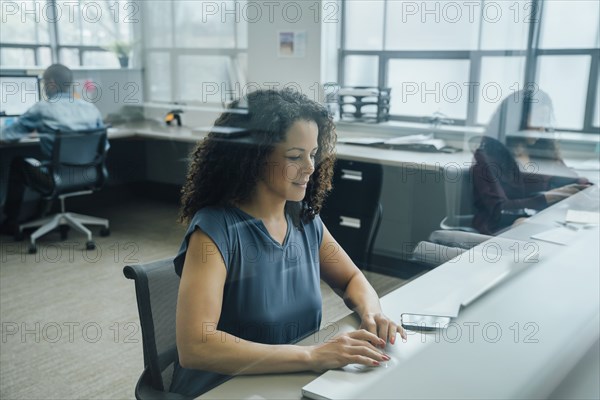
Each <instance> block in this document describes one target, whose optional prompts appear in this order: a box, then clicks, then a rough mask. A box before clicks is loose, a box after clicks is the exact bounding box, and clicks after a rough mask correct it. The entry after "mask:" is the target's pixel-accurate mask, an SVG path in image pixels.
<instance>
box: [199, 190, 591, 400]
mask: <svg viewBox="0 0 600 400" xmlns="http://www.w3.org/2000/svg"><path fill="white" fill-rule="evenodd" d="M598 202H599V189H598V187H597V186H596V187H592V188H590V189H587V190H586V191H583V192H581V193H579V194H577V195H575V196H572V197H571V198H569V199H567V200H565V201H563V202H561V203H558V204H557V205H555V206H553V207H550V208H549V209H547V210H545V211H543V212H542V213H539V214H538V215H536V216H534V217H532V218H531V219H530V221H529V222H528V223H526V224H523V225H521V226H520V227H518V228H516V229H513V230H511V231H508V232H506V233H505V234H503V235H502V239H505V240H506V241H509V242H513V241H515V240H523V241H525V242H527V243H532V244H533V245H537V249H538V251H539V262H538V263H532V264H531V265H529V266H528V267H527V269H525V270H524V271H523V272H521V273H520V274H518V275H516V276H515V277H514V278H512V279H510V280H508V281H506V282H504V283H503V284H502V285H501V286H499V287H497V288H495V289H494V290H493V291H491V292H489V293H487V294H486V295H484V296H483V297H482V298H480V299H479V300H477V301H476V302H475V303H473V304H472V305H471V306H469V307H467V308H466V309H463V310H462V311H461V313H460V315H459V317H458V318H457V319H456V323H455V324H453V325H452V326H451V327H450V328H449V329H448V330H447V331H446V332H445V333H444V334H441V335H438V336H436V335H435V334H416V333H412V334H410V335H409V338H408V341H407V342H406V343H401V342H398V343H397V344H396V345H395V346H390V348H389V349H388V350H387V352H388V354H390V355H391V356H392V361H390V362H394V363H401V364H403V365H404V366H405V368H399V369H395V370H394V371H395V373H392V370H391V369H385V368H378V369H373V370H371V371H370V372H368V373H364V372H362V373H361V372H358V371H355V372H348V371H344V370H335V371H329V372H328V373H327V375H326V376H327V379H329V381H330V382H331V386H332V387H333V386H336V387H338V388H340V387H342V388H343V387H345V383H349V382H354V381H356V380H357V379H362V380H364V381H365V383H367V382H368V381H375V380H376V379H386V380H389V381H391V382H394V383H395V387H397V390H395V391H393V392H389V391H384V390H383V389H382V386H381V385H375V384H373V385H368V383H367V384H366V385H365V386H366V387H368V389H366V390H363V391H353V392H351V393H346V394H344V395H342V396H341V398H357V399H374V398H382V399H383V398H389V399H392V398H393V399H398V398H545V397H548V396H550V395H551V394H552V393H553V392H554V391H555V390H556V389H557V387H558V390H559V392H560V391H561V390H562V392H561V393H562V395H565V391H566V393H567V395H568V393H569V390H572V389H573V384H572V381H573V377H572V375H571V376H570V377H569V378H568V379H567V380H565V377H567V375H568V374H569V372H570V371H572V370H573V369H574V368H578V369H577V371H583V372H585V371H590V370H591V371H592V373H591V375H589V376H588V380H589V379H590V378H591V377H595V378H597V375H594V373H595V371H597V370H598V359H597V356H595V357H594V354H592V355H591V356H588V357H584V356H585V354H586V352H588V351H589V350H590V349H593V351H596V352H597V349H598V337H599V335H600V327H599V325H600V318H599V310H600V272H599V267H600V254H599V247H598V243H599V242H600V234H599V228H597V227H596V228H593V229H587V230H581V231H580V232H579V233H580V234H581V235H580V237H579V239H578V240H577V241H576V242H575V243H573V244H572V245H570V246H560V245H554V244H551V243H543V242H535V241H533V240H531V239H529V236H530V235H531V234H532V233H535V232H537V231H540V230H544V229H548V228H551V227H554V226H555V222H554V221H555V220H557V219H558V218H561V216H562V217H563V218H564V213H565V212H566V209H567V208H569V207H572V208H575V209H584V210H590V211H598V208H599V205H598ZM515 243H517V245H518V246H519V247H520V250H521V253H520V254H519V260H520V261H522V260H523V257H524V255H525V254H524V253H523V250H525V249H523V247H522V244H520V243H519V242H515ZM485 245H486V244H485V243H484V244H482V245H480V246H478V247H476V248H475V249H474V250H473V252H472V257H462V258H461V259H459V260H457V261H454V262H449V263H446V264H444V265H442V266H440V267H438V268H436V269H434V270H433V271H431V272H429V273H427V274H425V275H424V276H422V277H420V278H418V279H416V280H414V281H412V282H410V283H409V284H407V285H405V286H403V287H401V288H399V289H398V290H396V291H394V292H392V293H390V294H388V295H387V296H385V297H383V298H382V299H381V303H382V306H383V309H384V311H385V312H386V313H387V314H388V315H389V316H391V317H393V318H396V319H399V317H400V314H401V313H403V312H415V311H419V310H422V309H423V308H424V307H427V306H428V305H431V304H432V303H435V301H432V299H431V298H432V297H437V298H440V297H444V296H446V297H447V298H448V299H451V298H452V296H453V292H455V291H456V288H457V286H458V285H459V282H460V281H463V282H469V281H470V280H471V279H472V277H470V276H469V275H468V273H467V272H466V271H471V272H472V271H473V266H476V267H480V268H481V269H482V270H483V269H484V268H485V267H486V265H488V264H489V263H490V260H491V259H492V258H494V256H493V255H491V254H487V255H486V256H484V254H485V252H484V251H483V250H484V247H485ZM499 246H500V247H501V248H502V249H503V254H502V255H501V259H503V260H504V259H506V258H507V257H508V258H509V259H510V258H513V257H515V254H516V253H515V252H514V251H508V252H505V250H504V249H507V246H510V245H509V244H508V243H505V242H504V241H503V242H502V243H501V244H500V245H499ZM489 248H490V247H489V245H488V249H489ZM514 248H515V249H516V247H514ZM509 250H510V249H509ZM527 254H528V253H527ZM486 257H487V261H486ZM451 274H454V279H453V281H454V282H449V281H448V279H447V277H448V276H450V275H451ZM477 324H478V325H477ZM357 326H358V320H357V319H356V318H355V317H354V316H348V317H346V318H344V319H342V320H341V321H339V322H338V323H336V324H334V325H332V326H331V327H329V328H328V329H325V330H323V331H321V332H319V333H317V334H315V335H313V336H312V337H309V338H308V339H306V340H304V341H302V342H301V344H306V345H308V344H312V343H316V342H317V343H318V342H323V341H324V340H326V339H327V338H328V337H331V336H332V335H333V334H335V333H339V332H341V331H345V330H351V329H355V328H356V327H357ZM459 328H460V330H461V334H460V335H458V332H459V330H458V329H459ZM580 361H581V362H582V363H583V362H587V363H588V364H589V365H588V364H586V365H584V366H581V365H582V364H579V366H578V363H580ZM388 375H389V376H388ZM316 377H317V375H316V374H312V373H299V374H285V375H265V376H241V377H236V378H233V379H231V380H229V381H227V382H225V383H224V384H222V385H220V386H218V387H216V388H215V389H213V390H212V391H209V392H208V393H206V394H204V395H203V396H201V397H200V398H202V399H211V398H214V399H225V398H228V399H231V398H236V399H237V398H245V399H259V398H264V399H285V398H288V399H299V398H301V388H302V386H304V385H306V384H307V383H309V382H310V381H311V380H312V379H314V378H316ZM561 382H563V383H562V384H561ZM570 382H571V383H570ZM596 382H597V379H596ZM569 385H571V386H569ZM584 385H587V387H584V393H587V394H589V392H590V391H591V392H592V394H593V395H595V396H598V394H599V393H598V390H599V389H598V386H597V385H596V384H595V383H594V382H593V381H592V382H591V383H590V382H589V381H586V382H584ZM564 387H567V389H564ZM577 388H578V389H580V390H581V389H582V388H581V385H579V386H578V387H577ZM585 390H587V392H585Z"/></svg>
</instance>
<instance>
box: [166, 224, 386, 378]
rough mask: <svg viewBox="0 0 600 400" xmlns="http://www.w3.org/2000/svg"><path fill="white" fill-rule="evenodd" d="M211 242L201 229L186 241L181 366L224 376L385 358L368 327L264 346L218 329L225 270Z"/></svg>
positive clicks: (180, 304)
mask: <svg viewBox="0 0 600 400" xmlns="http://www.w3.org/2000/svg"><path fill="white" fill-rule="evenodd" d="M215 250H216V245H215V244H214V242H213V241H212V240H211V239H210V238H209V237H208V236H207V235H206V234H205V233H203V232H202V231H199V230H197V231H196V232H194V233H193V234H192V235H191V237H190V241H189V245H188V251H187V254H186V259H185V264H184V268H183V273H182V276H181V283H180V286H179V297H178V302H177V350H178V353H179V362H180V363H181V366H182V367H184V368H194V369H201V370H206V371H213V372H217V373H222V374H227V375H239V374H261V373H274V372H277V373H281V372H295V371H306V370H314V371H320V370H324V369H329V368H337V367H340V366H343V365H346V364H349V363H360V364H365V365H373V364H375V363H376V362H378V361H383V360H385V356H384V355H382V354H381V353H380V352H379V351H378V350H377V349H376V348H375V347H374V346H372V345H371V344H370V343H369V342H376V341H378V338H377V337H375V335H373V334H372V333H369V332H367V331H356V332H353V333H351V334H343V335H341V336H339V337H337V338H335V339H333V340H332V341H331V342H329V343H325V344H323V345H316V346H298V345H267V344H260V343H255V342H250V341H246V340H243V339H240V338H238V337H235V336H233V335H231V334H229V333H226V332H223V331H219V330H217V325H218V322H219V317H220V315H221V307H222V303H221V301H222V300H221V299H222V298H223V288H224V284H225V277H226V268H225V264H224V262H223V259H222V257H221V255H220V253H219V252H218V251H215Z"/></svg>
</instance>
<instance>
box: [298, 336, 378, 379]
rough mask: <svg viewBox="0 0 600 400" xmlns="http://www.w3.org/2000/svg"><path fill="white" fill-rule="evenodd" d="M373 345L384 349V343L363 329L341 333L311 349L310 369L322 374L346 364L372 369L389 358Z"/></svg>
mask: <svg viewBox="0 0 600 400" xmlns="http://www.w3.org/2000/svg"><path fill="white" fill-rule="evenodd" d="M375 345H376V346H379V347H384V346H385V342H384V341H383V339H380V338H379V337H378V336H377V335H374V334H373V333H371V332H369V331H367V330H365V329H360V330H357V331H352V332H347V333H342V334H341V335H338V336H336V337H334V338H333V339H331V340H329V341H327V342H325V343H323V344H321V345H317V346H312V347H311V349H310V369H311V370H313V371H315V372H323V371H326V370H329V369H334V368H341V367H343V366H345V365H348V364H362V365H368V366H371V367H373V366H377V365H379V363H380V362H382V361H389V359H390V358H389V356H387V355H386V354H385V353H383V352H382V351H381V350H379V349H377V347H375Z"/></svg>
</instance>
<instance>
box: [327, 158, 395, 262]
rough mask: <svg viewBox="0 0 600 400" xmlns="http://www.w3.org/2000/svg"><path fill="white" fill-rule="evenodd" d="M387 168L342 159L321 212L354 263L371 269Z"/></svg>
mask: <svg viewBox="0 0 600 400" xmlns="http://www.w3.org/2000/svg"><path fill="white" fill-rule="evenodd" d="M382 182H383V167H382V166H381V165H379V164H370V163H362V162H357V161H348V160H338V161H337V162H336V165H335V172H334V176H333V190H332V191H331V193H330V194H329V197H328V198H327V200H326V201H325V204H324V206H323V209H322V210H321V218H322V219H323V222H324V223H325V225H326V226H327V228H328V229H329V231H330V232H331V234H332V235H333V237H334V238H335V239H336V240H337V241H338V243H339V244H340V245H341V246H342V248H343V249H344V250H345V251H346V252H347V253H348V255H349V256H350V258H352V260H353V261H354V263H355V264H356V265H357V266H358V267H359V268H362V269H369V267H370V265H371V254H372V251H373V244H374V243H375V238H376V237H377V231H378V230H379V225H380V223H381V217H382V213H383V209H382V206H381V203H380V201H379V198H380V195H381V185H382Z"/></svg>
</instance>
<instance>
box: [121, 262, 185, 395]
mask: <svg viewBox="0 0 600 400" xmlns="http://www.w3.org/2000/svg"><path fill="white" fill-rule="evenodd" d="M123 274H124V275H125V277H127V278H128V279H133V280H134V281H135V293H136V298H137V305H138V312H139V315H140V324H141V326H142V345H143V348H144V372H143V373H142V375H141V376H140V379H139V380H138V382H137V385H136V387H135V397H136V399H171V400H183V399H188V397H185V396H182V395H180V394H177V393H171V392H169V391H168V390H169V387H170V386H171V379H172V376H173V368H174V363H175V361H176V360H177V347H176V342H175V312H176V308H177V292H178V290H179V276H177V274H176V273H175V269H174V267H173V260H172V259H166V260H160V261H156V262H153V263H149V264H145V265H133V266H126V267H125V268H124V269H123Z"/></svg>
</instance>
